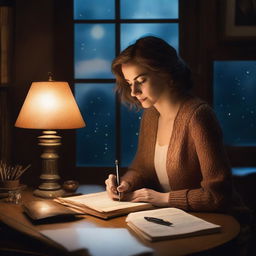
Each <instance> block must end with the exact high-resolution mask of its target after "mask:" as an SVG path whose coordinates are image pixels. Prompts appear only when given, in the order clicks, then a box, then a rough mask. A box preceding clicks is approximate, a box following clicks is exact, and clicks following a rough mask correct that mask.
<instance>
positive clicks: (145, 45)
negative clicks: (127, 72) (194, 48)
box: [112, 36, 192, 109]
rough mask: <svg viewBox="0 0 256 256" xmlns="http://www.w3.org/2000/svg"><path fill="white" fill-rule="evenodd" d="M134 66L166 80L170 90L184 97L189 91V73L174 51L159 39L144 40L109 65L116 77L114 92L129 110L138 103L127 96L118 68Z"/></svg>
mask: <svg viewBox="0 0 256 256" xmlns="http://www.w3.org/2000/svg"><path fill="white" fill-rule="evenodd" d="M128 62H135V63H138V64H139V65H141V66H143V67H145V68H146V69H148V70H150V71H153V72H157V73H158V74H159V75H164V76H167V77H168V78H169V79H170V80H172V81H173V83H170V84H172V90H173V91H174V92H177V93H184V92H187V91H189V90H190V89H191V88H192V81H191V72H190V69H189V68H188V66H187V65H186V64H185V63H184V61H183V60H182V59H181V58H180V57H179V56H178V54H177V52H176V50H175V49H174V48H173V47H172V46H171V45H169V44H168V43H167V42H165V41H164V40H163V39H161V38H158V37H155V36H146V37H142V38H140V39H138V40H137V41H136V42H135V43H134V44H132V45H130V46H128V47H127V48H126V49H125V50H123V51H122V52H121V53H120V54H119V55H118V56H117V57H116V58H115V59H114V60H113V62H112V72H113V74H114V75H115V77H116V91H117V93H118V94H119V96H120V98H121V101H122V102H124V103H127V104H128V105H130V106H131V107H135V108H138V109H139V108H141V105H140V103H139V101H138V100H137V99H136V98H134V97H132V96H131V89H130V87H129V86H128V84H127V82H126V81H125V78H124V76H123V73H122V69H121V68H122V64H125V63H128Z"/></svg>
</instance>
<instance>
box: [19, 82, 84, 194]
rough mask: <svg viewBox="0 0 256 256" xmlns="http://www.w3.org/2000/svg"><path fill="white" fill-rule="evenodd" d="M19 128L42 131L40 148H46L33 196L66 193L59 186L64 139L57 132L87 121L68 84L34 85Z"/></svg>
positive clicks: (24, 105) (82, 125) (28, 96)
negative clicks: (62, 141) (60, 156)
mask: <svg viewBox="0 0 256 256" xmlns="http://www.w3.org/2000/svg"><path fill="white" fill-rule="evenodd" d="M15 126H16V127H20V128H27V129H42V130H44V131H43V134H42V136H39V137H38V139H39V143H38V145H40V146H42V147H43V152H42V155H41V158H42V174H41V176H40V179H41V180H42V183H41V185H40V186H39V187H38V188H37V189H36V190H35V191H34V195H36V196H40V197H45V198H54V197H58V196H62V195H63V194H64V191H63V190H62V188H61V186H60V185H59V183H58V181H59V179H60V176H59V174H58V158H59V155H58V152H57V148H58V147H59V146H60V145H61V137H60V136H57V135H56V134H57V132H56V131H55V130H57V129H76V128H82V127H84V126H85V122H84V120H83V117H82V115H81V113H80V110H79V108H78V106H77V104H76V101H75V98H74V96H73V94H72V92H71V90H70V87H69V85H68V83H66V82H57V81H52V80H51V79H49V81H46V82H33V83H32V85H31V87H30V89H29V92H28V95H27V97H26V99H25V101H24V103H23V106H22V108H21V110H20V113H19V116H18V118H17V120H16V123H15Z"/></svg>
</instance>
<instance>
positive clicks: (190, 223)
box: [126, 208, 220, 237]
mask: <svg viewBox="0 0 256 256" xmlns="http://www.w3.org/2000/svg"><path fill="white" fill-rule="evenodd" d="M144 216H149V217H156V218H161V219H164V220H166V221H169V222H171V223H173V225H172V226H164V225H159V224H156V223H152V222H148V221H147V220H145V219H144ZM126 221H127V222H131V223H132V224H133V225H135V226H136V227H138V228H139V229H140V230H142V231H143V232H145V233H146V234H148V235H150V236H152V237H157V236H172V235H173V236H175V235H181V234H187V233H192V232H197V231H201V230H207V229H214V228H220V226H219V225H215V224H213V223H210V222H207V221H205V220H202V219H200V218H197V217H195V216H193V215H191V214H188V213H186V212H184V211H182V210H180V209H177V208H162V209H157V210H149V211H141V212H136V213H130V214H129V215H128V216H127V218H126Z"/></svg>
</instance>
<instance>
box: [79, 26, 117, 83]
mask: <svg viewBox="0 0 256 256" xmlns="http://www.w3.org/2000/svg"><path fill="white" fill-rule="evenodd" d="M114 56H115V26H114V24H75V79H79V78H80V79H81V78H113V75H112V73H111V61H112V59H113V58H114Z"/></svg>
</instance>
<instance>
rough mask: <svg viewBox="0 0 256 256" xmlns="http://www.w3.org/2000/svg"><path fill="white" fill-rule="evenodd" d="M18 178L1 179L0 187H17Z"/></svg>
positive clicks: (18, 183)
mask: <svg viewBox="0 0 256 256" xmlns="http://www.w3.org/2000/svg"><path fill="white" fill-rule="evenodd" d="M19 185H20V180H2V181H0V187H1V188H9V189H14V188H17V187H19Z"/></svg>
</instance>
